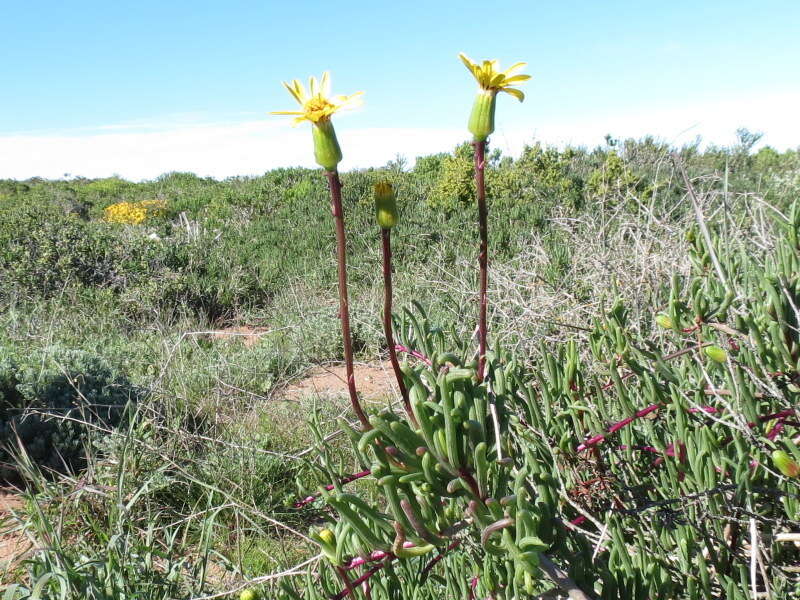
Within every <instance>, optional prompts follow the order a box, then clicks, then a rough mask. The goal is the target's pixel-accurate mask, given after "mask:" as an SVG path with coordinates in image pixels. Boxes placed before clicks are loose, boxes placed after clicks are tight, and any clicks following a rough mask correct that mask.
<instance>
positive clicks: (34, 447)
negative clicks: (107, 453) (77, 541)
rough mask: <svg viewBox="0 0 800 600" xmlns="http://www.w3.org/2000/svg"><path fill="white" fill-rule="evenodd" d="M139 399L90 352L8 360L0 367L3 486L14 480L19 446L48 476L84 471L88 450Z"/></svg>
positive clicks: (135, 391)
mask: <svg viewBox="0 0 800 600" xmlns="http://www.w3.org/2000/svg"><path fill="white" fill-rule="evenodd" d="M43 365H44V366H43ZM141 395H142V391H141V390H140V389H138V388H136V387H135V386H133V385H132V384H131V383H130V381H128V380H127V379H126V378H125V377H123V376H122V375H120V374H118V373H117V372H115V371H114V370H113V369H112V368H111V367H110V366H109V365H108V364H107V363H106V362H105V361H104V360H103V359H101V358H100V357H98V356H96V355H92V354H89V353H87V352H80V351H64V352H60V353H59V356H58V359H57V361H52V360H46V359H45V360H42V357H39V356H25V357H23V358H22V359H21V360H20V359H17V358H8V357H6V358H5V359H4V360H3V361H2V362H0V480H2V479H5V478H8V477H10V476H12V475H13V472H14V470H13V468H11V467H10V465H11V463H13V459H12V454H14V453H16V452H17V451H18V449H19V448H18V445H19V444H21V445H22V448H24V450H25V452H26V453H27V454H28V455H29V456H30V458H31V460H32V461H33V462H34V463H35V464H37V465H39V466H41V467H43V468H44V469H46V470H48V469H49V470H55V471H70V470H74V469H78V468H81V467H82V466H83V465H84V463H85V458H84V455H85V451H84V446H85V444H86V443H88V442H89V441H90V439H92V438H94V437H97V436H100V437H102V436H103V435H105V434H106V433H108V431H109V430H111V429H112V428H114V427H117V426H118V425H119V424H120V423H121V422H122V420H123V417H124V415H125V414H126V407H128V406H129V403H131V402H132V403H135V402H137V401H138V399H139V398H140V397H141Z"/></svg>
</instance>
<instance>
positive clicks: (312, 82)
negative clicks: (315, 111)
mask: <svg viewBox="0 0 800 600" xmlns="http://www.w3.org/2000/svg"><path fill="white" fill-rule="evenodd" d="M308 88H309V90H310V93H311V97H312V98H313V97H314V96H316V95H317V94H318V93H319V90H317V78H316V77H314V76H313V75H312V76H311V77H309V78H308Z"/></svg>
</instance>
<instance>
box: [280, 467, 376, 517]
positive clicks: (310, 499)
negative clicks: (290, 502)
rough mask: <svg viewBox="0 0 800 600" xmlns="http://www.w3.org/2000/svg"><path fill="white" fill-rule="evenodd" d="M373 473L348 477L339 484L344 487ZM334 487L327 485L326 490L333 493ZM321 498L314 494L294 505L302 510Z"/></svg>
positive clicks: (354, 474) (367, 472) (359, 473)
mask: <svg viewBox="0 0 800 600" xmlns="http://www.w3.org/2000/svg"><path fill="white" fill-rule="evenodd" d="M371 472H372V471H360V472H358V473H353V474H352V475H348V476H347V477H344V478H343V479H342V480H341V481H340V482H339V483H340V484H342V485H344V484H345V483H350V482H351V481H355V480H356V479H361V478H362V477H366V476H367V475H369V474H370V473H371ZM334 487H335V486H334V485H333V484H332V483H331V484H328V485H326V486H325V489H326V490H328V491H331V490H332V489H333V488H334ZM320 496H321V494H314V495H313V496H308V497H306V498H303V499H302V500H300V501H298V502H295V503H294V507H295V508H302V507H303V506H305V505H306V504H310V503H311V502H313V501H314V500H316V499H317V498H319V497H320Z"/></svg>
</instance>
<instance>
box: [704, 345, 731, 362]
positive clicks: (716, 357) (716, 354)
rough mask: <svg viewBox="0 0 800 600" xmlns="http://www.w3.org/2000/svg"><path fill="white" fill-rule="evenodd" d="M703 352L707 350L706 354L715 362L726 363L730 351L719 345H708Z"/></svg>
mask: <svg viewBox="0 0 800 600" xmlns="http://www.w3.org/2000/svg"><path fill="white" fill-rule="evenodd" d="M703 352H705V353H706V356H707V357H708V358H710V359H711V360H713V361H714V362H718V363H724V362H725V361H726V360H728V353H727V352H725V350H723V349H722V348H720V347H719V346H706V347H705V348H703Z"/></svg>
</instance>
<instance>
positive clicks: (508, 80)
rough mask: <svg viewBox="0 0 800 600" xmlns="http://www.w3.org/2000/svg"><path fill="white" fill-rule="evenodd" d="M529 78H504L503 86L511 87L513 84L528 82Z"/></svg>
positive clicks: (517, 76)
mask: <svg viewBox="0 0 800 600" xmlns="http://www.w3.org/2000/svg"><path fill="white" fill-rule="evenodd" d="M530 78H531V76H530V75H514V76H513V77H506V80H505V81H504V82H503V85H513V84H515V83H519V82H520V81H528V79H530Z"/></svg>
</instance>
